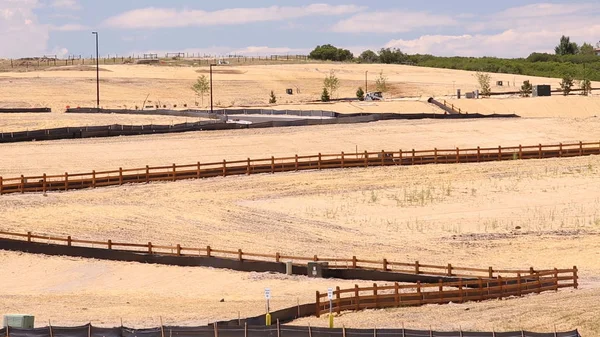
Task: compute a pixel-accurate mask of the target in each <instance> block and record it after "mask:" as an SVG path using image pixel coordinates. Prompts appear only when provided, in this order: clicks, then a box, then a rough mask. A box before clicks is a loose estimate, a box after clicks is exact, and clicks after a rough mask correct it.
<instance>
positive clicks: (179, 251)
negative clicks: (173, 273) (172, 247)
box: [177, 243, 181, 256]
mask: <svg viewBox="0 0 600 337" xmlns="http://www.w3.org/2000/svg"><path fill="white" fill-rule="evenodd" d="M177 256H181V245H180V244H179V243H178V244H177Z"/></svg>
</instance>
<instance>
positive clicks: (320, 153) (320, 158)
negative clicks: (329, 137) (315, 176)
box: [318, 153, 321, 170]
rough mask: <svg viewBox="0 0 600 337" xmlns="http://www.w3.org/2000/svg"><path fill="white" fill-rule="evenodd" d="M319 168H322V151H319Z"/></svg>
mask: <svg viewBox="0 0 600 337" xmlns="http://www.w3.org/2000/svg"><path fill="white" fill-rule="evenodd" d="M318 167H319V170H320V169H321V153H319V162H318Z"/></svg>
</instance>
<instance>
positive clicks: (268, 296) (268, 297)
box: [265, 288, 271, 300]
mask: <svg viewBox="0 0 600 337" xmlns="http://www.w3.org/2000/svg"><path fill="white" fill-rule="evenodd" d="M265 298H266V299H268V300H270V299H271V289H270V288H265Z"/></svg>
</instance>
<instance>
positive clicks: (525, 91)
mask: <svg viewBox="0 0 600 337" xmlns="http://www.w3.org/2000/svg"><path fill="white" fill-rule="evenodd" d="M532 90H533V86H532V85H531V83H530V82H529V81H523V85H522V86H521V97H529V96H530V95H531V91H532Z"/></svg>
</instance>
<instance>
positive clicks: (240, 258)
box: [238, 248, 244, 261]
mask: <svg viewBox="0 0 600 337" xmlns="http://www.w3.org/2000/svg"><path fill="white" fill-rule="evenodd" d="M243 257H244V253H242V249H241V248H240V249H238V259H239V260H240V261H243Z"/></svg>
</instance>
